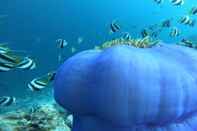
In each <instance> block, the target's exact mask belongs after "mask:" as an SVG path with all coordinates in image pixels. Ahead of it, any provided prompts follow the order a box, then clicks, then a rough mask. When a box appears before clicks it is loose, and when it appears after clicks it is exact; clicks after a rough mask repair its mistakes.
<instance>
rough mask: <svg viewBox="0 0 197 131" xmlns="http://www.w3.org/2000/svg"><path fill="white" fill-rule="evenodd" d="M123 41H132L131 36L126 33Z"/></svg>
mask: <svg viewBox="0 0 197 131" xmlns="http://www.w3.org/2000/svg"><path fill="white" fill-rule="evenodd" d="M123 39H125V40H130V39H131V35H130V34H129V33H128V32H125V33H124V34H123Z"/></svg>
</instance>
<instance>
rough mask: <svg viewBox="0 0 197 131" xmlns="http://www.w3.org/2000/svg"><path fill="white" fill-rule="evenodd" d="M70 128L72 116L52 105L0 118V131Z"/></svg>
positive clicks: (35, 107)
mask: <svg viewBox="0 0 197 131" xmlns="http://www.w3.org/2000/svg"><path fill="white" fill-rule="evenodd" d="M71 126H72V115H71V114H69V113H68V112H66V111H65V110H62V109H61V108H60V107H58V106H57V105H56V104H53V103H50V104H44V105H37V106H32V107H30V108H28V109H27V108H24V109H18V110H17V111H12V112H7V113H6V114H4V115H1V116H0V131H71Z"/></svg>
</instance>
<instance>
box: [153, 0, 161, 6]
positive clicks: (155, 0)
mask: <svg viewBox="0 0 197 131" xmlns="http://www.w3.org/2000/svg"><path fill="white" fill-rule="evenodd" d="M154 2H155V3H156V4H158V5H159V4H161V3H163V0H154Z"/></svg>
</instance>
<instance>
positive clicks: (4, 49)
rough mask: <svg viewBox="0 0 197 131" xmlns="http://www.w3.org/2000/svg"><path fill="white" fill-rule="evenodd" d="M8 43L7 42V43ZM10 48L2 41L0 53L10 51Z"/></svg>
mask: <svg viewBox="0 0 197 131" xmlns="http://www.w3.org/2000/svg"><path fill="white" fill-rule="evenodd" d="M6 44H7V43H6ZM9 50H10V49H9V48H8V47H7V46H5V44H4V43H0V54H4V53H7V52H9Z"/></svg>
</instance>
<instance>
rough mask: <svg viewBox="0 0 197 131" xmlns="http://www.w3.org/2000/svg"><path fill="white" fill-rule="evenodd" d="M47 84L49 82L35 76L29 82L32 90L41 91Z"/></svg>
mask: <svg viewBox="0 0 197 131" xmlns="http://www.w3.org/2000/svg"><path fill="white" fill-rule="evenodd" d="M47 85H48V83H46V82H43V81H41V80H39V79H37V78H35V79H33V80H32V81H31V82H30V83H29V84H28V88H29V89H30V90H31V91H40V90H42V89H44V88H45V87H46V86H47Z"/></svg>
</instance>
